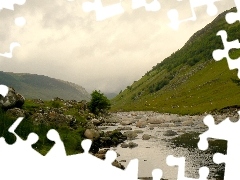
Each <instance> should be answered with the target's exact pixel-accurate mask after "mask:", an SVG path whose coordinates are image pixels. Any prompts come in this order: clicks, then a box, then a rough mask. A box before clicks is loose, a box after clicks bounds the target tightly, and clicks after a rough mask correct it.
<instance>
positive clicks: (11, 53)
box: [0, 42, 20, 58]
mask: <svg viewBox="0 0 240 180" xmlns="http://www.w3.org/2000/svg"><path fill="white" fill-rule="evenodd" d="M18 46H20V44H19V43H18V42H12V43H11V44H10V52H5V53H0V56H2V57H6V58H12V57H13V49H14V48H15V47H18Z"/></svg>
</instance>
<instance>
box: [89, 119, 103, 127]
mask: <svg viewBox="0 0 240 180" xmlns="http://www.w3.org/2000/svg"><path fill="white" fill-rule="evenodd" d="M90 122H91V123H93V125H94V126H99V125H101V124H102V121H100V120H99V119H92V120H91V121H90Z"/></svg>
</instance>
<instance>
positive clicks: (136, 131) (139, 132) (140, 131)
mask: <svg viewBox="0 0 240 180" xmlns="http://www.w3.org/2000/svg"><path fill="white" fill-rule="evenodd" d="M133 132H135V133H137V134H141V133H143V130H140V129H135V130H134V131H133Z"/></svg>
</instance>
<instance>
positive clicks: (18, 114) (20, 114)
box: [6, 108, 25, 118]
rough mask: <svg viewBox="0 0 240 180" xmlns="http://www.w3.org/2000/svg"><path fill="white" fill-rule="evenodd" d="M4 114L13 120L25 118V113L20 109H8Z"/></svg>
mask: <svg viewBox="0 0 240 180" xmlns="http://www.w3.org/2000/svg"><path fill="white" fill-rule="evenodd" d="M6 113H7V114H8V115H9V116H12V117H14V118H18V117H25V111H24V110H23V109H20V108H12V109H8V110H7V112H6Z"/></svg>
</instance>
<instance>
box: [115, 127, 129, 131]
mask: <svg viewBox="0 0 240 180" xmlns="http://www.w3.org/2000/svg"><path fill="white" fill-rule="evenodd" d="M117 130H118V131H129V130H132V128H131V127H127V126H124V127H118V128H117Z"/></svg>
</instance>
